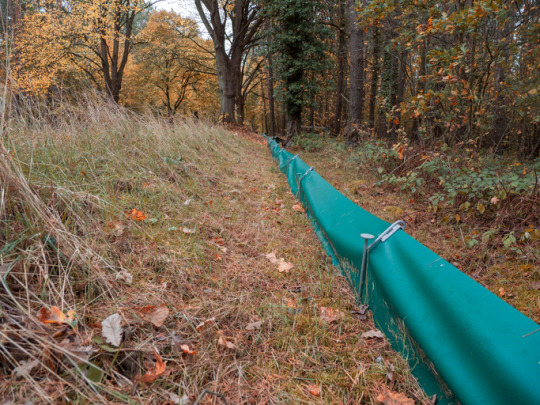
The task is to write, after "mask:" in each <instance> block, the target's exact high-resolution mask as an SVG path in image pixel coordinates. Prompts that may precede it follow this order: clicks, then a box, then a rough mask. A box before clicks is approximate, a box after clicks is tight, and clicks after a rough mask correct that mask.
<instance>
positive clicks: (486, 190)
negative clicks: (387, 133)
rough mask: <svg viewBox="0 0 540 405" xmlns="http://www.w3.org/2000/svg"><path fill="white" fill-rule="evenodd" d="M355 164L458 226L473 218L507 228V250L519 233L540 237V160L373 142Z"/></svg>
mask: <svg viewBox="0 0 540 405" xmlns="http://www.w3.org/2000/svg"><path fill="white" fill-rule="evenodd" d="M353 161H354V162H355V163H357V164H359V165H362V166H364V167H365V166H366V165H367V166H371V167H373V168H374V170H376V171H377V173H378V174H379V176H380V179H381V180H380V181H379V183H378V184H380V185H385V184H386V185H392V186H398V187H399V188H400V189H401V190H403V191H407V192H410V193H412V194H414V195H417V196H423V197H424V198H425V199H426V200H427V201H428V203H429V208H428V210H430V211H431V212H434V213H444V214H445V215H444V216H445V218H448V217H453V219H454V220H455V221H456V222H460V221H463V220H464V218H465V217H467V218H469V219H473V218H474V219H475V220H477V221H480V222H486V223H487V222H490V226H493V227H499V226H501V227H504V228H506V229H507V231H506V236H507V237H506V239H504V241H503V242H505V243H504V245H505V246H506V245H508V244H511V243H513V242H515V240H516V239H515V236H514V231H517V230H519V231H520V233H521V235H522V236H521V239H528V238H531V237H532V238H534V239H537V238H540V230H539V229H537V227H538V221H539V212H538V211H539V210H538V206H539V202H540V187H539V184H538V172H539V171H540V158H537V159H535V160H534V161H530V162H516V161H513V160H512V159H511V157H504V156H485V155H481V154H478V153H477V150H476V148H475V147H474V144H472V142H469V143H462V144H461V145H460V147H459V148H450V147H448V146H447V145H445V144H442V145H441V146H439V147H438V148H437V149H435V150H429V151H428V150H420V149H416V148H412V147H408V145H407V144H406V142H403V141H400V142H398V143H396V144H394V145H391V144H388V143H386V142H383V141H375V140H370V141H367V142H366V143H365V144H363V145H362V146H361V147H359V148H358V152H357V153H356V154H355V155H354V157H353ZM516 233H517V232H516ZM509 235H510V236H509ZM512 238H513V239H512Z"/></svg>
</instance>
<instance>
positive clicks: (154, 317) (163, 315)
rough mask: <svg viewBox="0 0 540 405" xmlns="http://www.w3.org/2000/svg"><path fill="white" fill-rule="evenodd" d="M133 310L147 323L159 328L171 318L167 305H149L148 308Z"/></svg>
mask: <svg viewBox="0 0 540 405" xmlns="http://www.w3.org/2000/svg"><path fill="white" fill-rule="evenodd" d="M133 309H134V310H135V311H136V312H138V313H139V314H140V315H141V317H142V318H143V319H144V320H145V321H147V322H150V323H152V325H154V326H156V327H158V328H159V327H161V326H162V325H163V323H165V320H166V319H167V317H168V316H169V308H167V305H165V304H161V305H160V306H159V307H156V306H154V305H148V306H146V307H133Z"/></svg>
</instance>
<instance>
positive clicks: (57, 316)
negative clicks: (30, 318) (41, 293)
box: [39, 306, 70, 324]
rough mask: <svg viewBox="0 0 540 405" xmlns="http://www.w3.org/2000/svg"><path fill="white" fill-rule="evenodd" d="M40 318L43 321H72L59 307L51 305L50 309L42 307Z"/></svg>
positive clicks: (59, 322)
mask: <svg viewBox="0 0 540 405" xmlns="http://www.w3.org/2000/svg"><path fill="white" fill-rule="evenodd" d="M39 320H40V321H41V322H43V323H57V324H63V323H67V321H70V319H68V318H67V317H66V315H65V314H64V313H63V312H62V311H61V310H60V308H58V307H54V306H53V307H51V310H50V311H48V310H47V308H41V310H40V311H39Z"/></svg>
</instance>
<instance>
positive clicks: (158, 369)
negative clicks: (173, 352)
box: [141, 349, 167, 384]
mask: <svg viewBox="0 0 540 405" xmlns="http://www.w3.org/2000/svg"><path fill="white" fill-rule="evenodd" d="M153 350H154V356H155V357H156V365H155V366H154V367H152V368H150V369H149V370H147V371H146V373H145V374H144V375H143V376H142V377H141V380H142V381H143V382H145V383H148V384H150V383H152V382H154V381H156V380H157V379H158V377H159V376H161V375H163V373H165V369H166V366H167V362H166V361H165V362H164V361H163V359H162V358H161V356H160V355H159V354H158V353H157V352H156V350H155V349H153Z"/></svg>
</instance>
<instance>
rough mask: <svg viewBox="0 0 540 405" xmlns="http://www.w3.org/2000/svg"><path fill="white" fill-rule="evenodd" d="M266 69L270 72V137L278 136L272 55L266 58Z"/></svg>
mask: <svg viewBox="0 0 540 405" xmlns="http://www.w3.org/2000/svg"><path fill="white" fill-rule="evenodd" d="M266 69H267V71H268V109H269V114H270V117H269V128H268V132H269V134H270V136H272V137H274V136H276V113H275V102H274V64H273V61H272V54H271V53H269V54H268V56H267V57H266Z"/></svg>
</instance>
